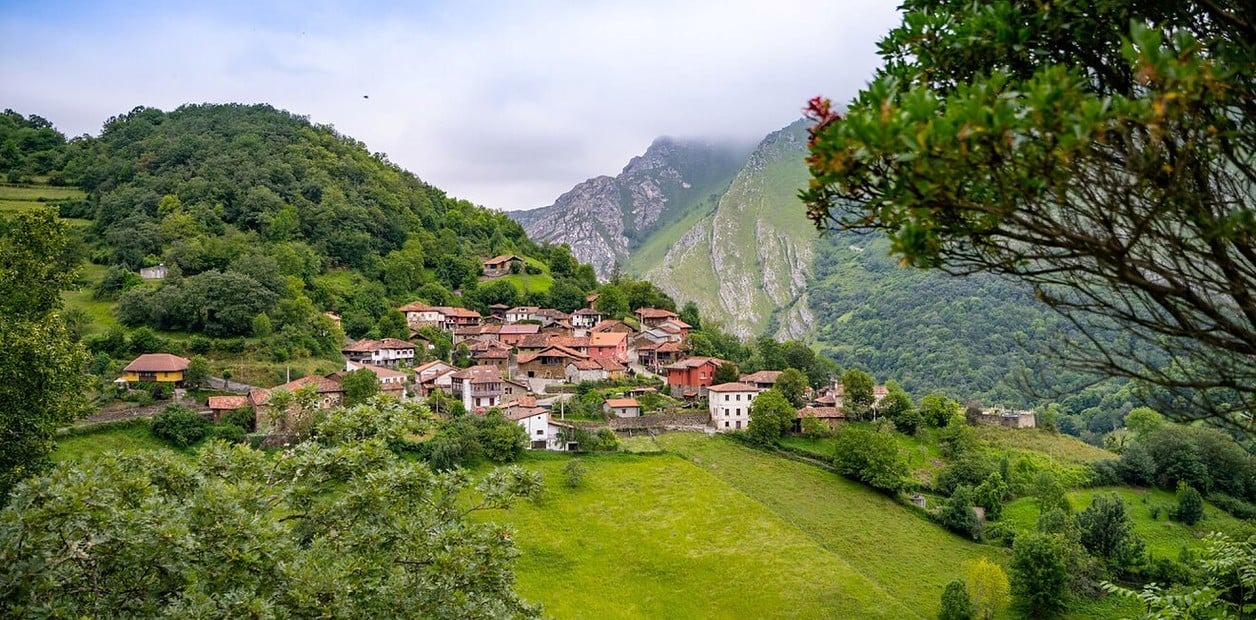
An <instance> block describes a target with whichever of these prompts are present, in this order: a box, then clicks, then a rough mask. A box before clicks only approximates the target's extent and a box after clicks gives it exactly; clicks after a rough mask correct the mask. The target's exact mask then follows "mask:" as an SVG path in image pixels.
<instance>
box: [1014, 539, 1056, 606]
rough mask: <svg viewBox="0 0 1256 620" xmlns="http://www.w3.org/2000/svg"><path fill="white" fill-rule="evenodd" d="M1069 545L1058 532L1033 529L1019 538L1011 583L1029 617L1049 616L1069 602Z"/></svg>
mask: <svg viewBox="0 0 1256 620" xmlns="http://www.w3.org/2000/svg"><path fill="white" fill-rule="evenodd" d="M1066 545H1067V543H1066V542H1065V541H1064V540H1063V539H1062V538H1061V537H1060V536H1059V535H1056V534H1043V533H1038V532H1033V533H1028V534H1023V535H1021V536H1017V537H1016V542H1015V543H1014V544H1013V545H1012V576H1013V578H1014V579H1013V581H1012V584H1013V587H1014V591H1015V593H1016V595H1017V597H1018V598H1019V600H1020V602H1021V604H1022V605H1023V606H1024V609H1025V611H1026V612H1027V613H1028V614H1029V615H1030V616H1033V617H1043V616H1050V615H1053V614H1055V613H1057V612H1059V611H1062V610H1064V608H1065V606H1066V605H1067V602H1068V585H1069V580H1070V577H1069V567H1068V562H1067V560H1066V554H1067V551H1066V549H1065V547H1066Z"/></svg>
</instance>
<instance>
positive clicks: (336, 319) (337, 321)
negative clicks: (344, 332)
mask: <svg viewBox="0 0 1256 620" xmlns="http://www.w3.org/2000/svg"><path fill="white" fill-rule="evenodd" d="M323 316H325V317H327V318H329V319H331V322H332V323H335V324H336V327H340V322H341V319H340V315H339V314H336V313H335V312H324V313H323Z"/></svg>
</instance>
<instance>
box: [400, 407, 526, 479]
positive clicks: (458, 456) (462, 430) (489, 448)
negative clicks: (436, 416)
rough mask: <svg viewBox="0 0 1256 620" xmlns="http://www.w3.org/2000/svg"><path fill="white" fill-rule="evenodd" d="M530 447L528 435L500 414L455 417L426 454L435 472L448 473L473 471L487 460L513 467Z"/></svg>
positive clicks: (443, 426)
mask: <svg viewBox="0 0 1256 620" xmlns="http://www.w3.org/2000/svg"><path fill="white" fill-rule="evenodd" d="M527 447H528V436H527V432H526V431H524V430H523V427H521V426H519V425H518V424H515V423H514V422H511V421H510V420H508V419H506V417H505V416H503V415H502V414H501V411H500V410H498V409H496V408H494V409H490V410H489V411H488V413H487V414H485V415H470V414H462V415H454V416H451V417H450V418H448V419H446V420H445V421H444V422H442V423H441V424H440V425H439V427H438V432H437V434H436V436H435V437H433V438H432V439H430V440H428V441H427V442H425V443H424V449H423V453H424V454H425V455H426V457H427V460H428V462H429V463H430V464H431V465H432V467H433V468H434V469H437V470H440V471H448V470H452V469H455V468H457V467H473V466H475V465H477V464H479V463H480V462H482V460H483V459H485V458H487V459H489V460H490V461H493V462H495V463H510V462H514V461H516V460H518V459H519V457H521V456H523V453H524V451H525V450H527Z"/></svg>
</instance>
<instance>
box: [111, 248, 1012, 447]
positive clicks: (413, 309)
mask: <svg viewBox="0 0 1256 620" xmlns="http://www.w3.org/2000/svg"><path fill="white" fill-rule="evenodd" d="M520 260H521V259H519V258H518V257H513V256H499V257H494V258H493V259H489V261H485V264H484V269H485V274H486V275H489V274H497V275H503V274H505V273H511V270H512V269H513V267H512V266H511V265H513V264H515V262H516V261H520ZM490 262H491V263H492V264H491V265H490ZM490 267H492V270H491V271H490ZM592 301H593V297H592V296H591V298H590V302H592ZM399 310H400V311H401V312H402V313H403V314H404V315H405V317H406V321H407V323H408V324H409V327H410V330H411V337H410V340H400V339H396V338H382V339H378V340H375V339H363V340H357V341H355V342H352V343H349V344H347V345H345V347H344V348H343V349H342V350H341V352H342V353H343V354H344V357H345V367H344V369H343V370H340V371H337V372H334V373H331V374H328V375H325V376H309V377H302V378H299V379H296V380H294V381H289V382H287V383H284V384H282V385H277V386H274V387H271V388H253V389H251V390H249V392H248V393H247V394H243V395H232V396H212V397H210V399H209V408H210V410H211V412H213V415H214V416H215V417H217V416H219V415H221V414H222V413H223V412H225V411H230V410H233V409H238V408H242V407H249V408H252V409H254V411H256V412H263V411H266V410H267V408H268V407H269V404H270V402H271V399H272V397H273V395H274V393H275V392H277V391H280V390H283V391H287V392H295V391H296V390H299V389H302V388H306V387H307V386H313V387H312V388H311V389H313V391H314V393H315V394H316V403H317V406H318V407H320V408H326V409H330V408H333V407H337V406H340V405H341V404H342V403H343V402H344V396H345V389H344V386H343V384H342V379H343V377H344V376H345V375H346V374H347V373H349V372H353V371H356V370H362V369H365V370H368V371H370V372H371V373H373V374H374V375H375V376H376V378H377V379H378V380H379V384H380V390H381V391H382V392H383V393H385V394H390V395H392V396H394V397H396V398H398V399H401V400H405V399H425V398H429V397H432V396H433V394H434V393H435V392H442V393H444V394H445V395H446V396H448V397H450V398H453V399H456V400H457V401H458V402H461V403H462V405H463V407H464V408H465V409H466V410H467V411H468V412H472V413H480V414H482V413H484V412H486V411H488V410H489V409H493V408H497V409H500V410H501V411H502V412H503V413H504V414H505V415H506V416H507V417H508V418H510V419H511V420H514V421H516V422H517V423H518V424H519V425H520V426H522V427H523V428H524V429H525V430H526V431H527V433H528V436H529V438H530V441H531V442H532V446H533V447H534V448H542V449H556V450H562V449H567V447H568V446H567V445H566V444H565V443H564V441H563V440H562V439H561V438H562V437H565V436H567V434H566V433H563V432H562V429H563V428H564V427H568V428H569V425H568V424H567V423H566V422H564V421H562V420H553V419H551V417H550V415H549V412H550V407H551V406H552V405H553V402H554V399H552V398H550V399H546V398H545V397H544V396H543V395H544V394H545V388H546V386H548V385H550V384H553V383H572V384H574V383H581V382H585V381H601V380H610V379H619V378H624V377H626V376H629V375H638V374H643V375H657V376H660V377H661V378H663V379H664V381H665V382H666V384H667V386H668V391H669V393H670V394H671V395H672V396H673V397H676V398H680V399H683V400H686V401H689V402H698V401H700V400H702V399H705V400H706V402H707V405H708V408H709V414H710V417H709V421H708V426H709V428H713V430H714V431H715V432H726V431H736V430H741V429H745V428H746V427H747V426H748V425H749V423H750V407H751V404H752V403H753V402H754V399H755V397H756V396H758V395H759V394H760V393H762V392H763V391H764V390H767V389H770V388H772V387H773V386H774V385H775V384H776V381H777V380H778V379H779V377H780V375H781V373H780V372H779V371H770V370H765V371H760V372H756V373H753V374H745V375H741V376H740V377H739V379H738V381H736V382H731V383H719V384H716V383H715V377H716V371H717V370H719V368H720V367H721V366H723V365H725V364H729V363H730V362H727V361H725V360H721V359H719V358H714V357H702V356H690V355H688V351H689V346H688V338H689V331H690V326H689V325H688V324H686V323H685V322H684V321H682V320H681V319H680V317H679V316H678V315H677V314H676V313H675V312H671V311H669V310H664V309H660V308H640V309H638V310H636V311H635V312H634V314H635V318H636V322H637V326H636V327H634V326H632V325H629V324H628V323H625V322H623V321H620V320H614V319H608V318H606V317H605V316H603V314H602V313H601V312H599V311H597V310H594V309H593V308H584V309H581V310H577V311H575V312H572V313H570V314H568V313H565V312H561V311H558V310H555V309H552V308H539V307H535V306H518V307H514V308H510V307H506V306H504V305H495V306H491V307H490V308H489V312H490V313H489V314H488V315H481V314H480V313H478V312H476V311H474V310H469V309H466V308H458V307H449V306H429V305H426V304H422V303H411V304H407V305H404V306H402V307H401V308H399ZM429 326H434V327H438V328H440V329H442V330H444V331H446V332H448V333H449V334H450V335H451V337H452V341H453V343H454V345H455V346H460V345H462V346H466V349H467V351H468V352H469V353H470V356H471V359H472V362H473V364H472V365H471V366H469V367H466V368H459V367H457V366H455V365H454V364H452V363H450V362H449V361H446V360H441V359H430V358H431V357H432V355H431V352H432V350H433V349H434V346H433V345H432V343H430V342H428V341H427V340H426V339H424V338H423V337H422V335H421V333H420V330H421V329H422V328H424V327H429ZM187 366H188V360H186V359H184V358H181V357H178V356H175V355H170V354H166V353H155V354H145V355H141V356H140V357H139V358H137V359H136V360H135V361H133V362H132V363H131V364H129V365H128V366H127V367H126V368H125V370H124V373H123V376H122V378H121V379H119V381H154V382H169V383H175V384H180V383H181V382H182V381H183V377H184V372H186V370H187ZM647 389H649V388H647ZM637 393H638V392H629V393H627V394H626V395H624V397H621V398H612V399H608V400H607V401H606V402H605V404H604V411H605V412H606V413H607V415H609V416H614V417H620V418H623V417H636V416H640V415H642V407H641V405H640V403H639V402H638V401H637V400H636V398H634V397H633V396H635V395H636V394H637ZM886 394H887V391H886V390H885V388H884V387H883V386H877V387H876V389H875V392H874V399H875V401H876V402H880V401H881V399H883V398H885V396H886ZM808 396H809V403H808V404H807V406H805V407H803V408H802V409H800V410H799V411H798V412H797V416H796V421H795V427H796V428H799V427H801V424H802V421H803V419H805V418H807V417H812V418H815V419H816V420H818V421H820V422H822V423H823V424H825V425H828V426H835V425H836V424H837V423H838V422H840V421H841V420H843V419H844V417H845V416H844V415H843V413H842V385H841V383H840V382H838V381H834V382H832V383H831V384H830V385H828V386H826V387H825V388H823V389H820V390H814V391H812V392H810V393H809V395H808ZM538 399H540V400H538ZM542 401H544V402H542ZM265 417H266V416H261V415H259V416H258V419H259V420H263V419H264V418H265ZM990 417H991V420H992V421H993V423H998V424H1002V425H1005V426H1029V425H1032V421H1033V418H1032V414H1030V415H1029V416H1028V420H1029V422H1026V421H1025V420H1026V416H1025V415H1023V412H1020V413H1011V414H1010V413H1008V412H999V413H998V414H997V415H992V416H990Z"/></svg>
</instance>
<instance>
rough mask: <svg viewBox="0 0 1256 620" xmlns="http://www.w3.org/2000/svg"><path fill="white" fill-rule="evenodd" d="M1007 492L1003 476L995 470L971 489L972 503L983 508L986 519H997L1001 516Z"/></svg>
mask: <svg viewBox="0 0 1256 620" xmlns="http://www.w3.org/2000/svg"><path fill="white" fill-rule="evenodd" d="M1007 494H1008V488H1007V484H1005V483H1004V482H1003V476H1002V475H1001V474H999V472H997V471H996V472H994V473H992V474H990V477H988V478H986V479H985V480H982V481H981V484H979V485H977V488H976V489H974V490H973V503H974V504H976V505H978V506H981V507H982V508H984V509H985V511H986V518H987V519H989V520H991V521H998V520H999V517H1001V516H1003V499H1004V498H1005V497H1007Z"/></svg>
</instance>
